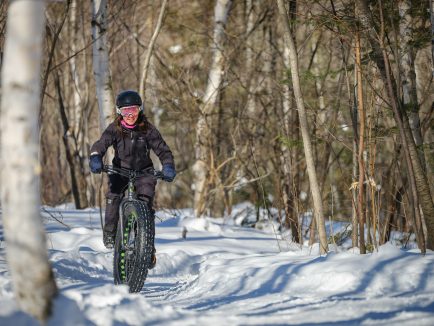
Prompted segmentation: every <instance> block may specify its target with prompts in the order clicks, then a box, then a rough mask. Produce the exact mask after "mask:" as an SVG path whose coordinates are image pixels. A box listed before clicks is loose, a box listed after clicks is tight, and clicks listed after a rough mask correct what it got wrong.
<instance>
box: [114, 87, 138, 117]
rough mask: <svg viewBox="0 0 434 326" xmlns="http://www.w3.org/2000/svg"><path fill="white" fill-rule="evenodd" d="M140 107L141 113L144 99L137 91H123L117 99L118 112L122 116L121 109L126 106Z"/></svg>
mask: <svg viewBox="0 0 434 326" xmlns="http://www.w3.org/2000/svg"><path fill="white" fill-rule="evenodd" d="M131 105H138V106H140V111H142V110H143V108H142V98H141V97H140V95H139V93H137V92H135V91H122V92H120V93H119V94H118V96H117V97H116V112H117V113H118V114H121V108H122V107H124V106H131Z"/></svg>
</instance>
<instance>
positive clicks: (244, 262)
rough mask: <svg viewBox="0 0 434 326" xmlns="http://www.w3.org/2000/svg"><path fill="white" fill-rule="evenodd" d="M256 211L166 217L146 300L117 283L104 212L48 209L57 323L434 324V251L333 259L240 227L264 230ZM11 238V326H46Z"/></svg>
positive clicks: (391, 249)
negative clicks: (16, 264) (34, 310)
mask: <svg viewBox="0 0 434 326" xmlns="http://www.w3.org/2000/svg"><path fill="white" fill-rule="evenodd" d="M246 208H248V205H246V204H244V206H243V205H241V206H239V207H238V208H235V210H234V212H233V216H232V217H231V218H226V219H224V220H223V219H211V218H206V219H193V218H191V217H190V216H191V214H192V212H191V210H180V211H165V212H162V211H160V212H158V213H157V215H158V216H159V218H160V219H161V220H162V222H159V223H158V224H157V240H156V241H157V242H156V247H157V258H158V262H157V266H156V267H155V269H154V270H152V271H150V274H149V276H148V278H147V280H146V283H145V286H144V288H143V290H142V292H141V293H140V294H130V293H128V289H127V288H126V287H125V286H115V285H113V279H112V252H111V251H110V250H107V249H105V248H104V246H103V244H102V240H101V237H102V236H101V226H100V217H99V211H98V210H95V209H93V210H81V211H77V210H72V209H69V208H68V207H57V208H55V209H54V208H46V209H45V210H44V213H43V215H44V222H45V225H46V229H47V235H48V240H47V245H48V249H49V256H50V260H51V262H52V265H53V269H54V272H55V276H56V282H57V284H58V287H59V288H60V295H59V296H58V298H57V299H56V301H55V307H54V311H55V314H54V316H53V317H52V319H51V320H50V322H49V325H151V324H152V325H205V324H207V325H208V324H209V325H264V324H271V325H360V324H362V325H434V253H433V252H432V251H428V253H427V254H426V255H425V256H422V255H420V253H419V250H417V249H403V248H401V247H400V246H399V245H398V243H397V241H395V242H393V243H388V244H386V245H383V246H382V247H380V248H379V249H378V251H377V250H375V251H374V252H373V253H370V254H366V255H360V254H359V253H358V252H357V250H355V249H348V248H349V246H348V243H347V244H340V245H337V244H336V245H331V247H330V248H331V252H330V253H329V254H327V255H325V256H321V255H319V253H318V245H314V246H312V247H308V246H299V245H297V244H294V243H291V242H290V241H288V240H286V239H284V238H282V236H281V235H280V234H278V232H279V230H278V224H276V223H274V224H270V223H267V222H266V221H265V222H263V223H262V224H261V225H262V230H258V229H255V228H251V227H247V226H244V227H243V226H240V224H242V223H241V222H242V220H243V219H242V218H241V217H240V216H243V214H245V216H244V217H245V218H246V219H250V220H254V217H251V216H250V217H249V216H247V215H246V214H254V212H255V209H254V207H253V208H252V209H251V210H247V209H246ZM237 209H238V210H237ZM246 212H247V213H246ZM261 217H262V215H261ZM263 217H266V215H264V216H263ZM55 218H56V219H58V220H59V221H61V222H62V223H63V224H61V223H60V222H59V221H56V219H55ZM246 225H252V223H247V224H246ZM344 227H345V225H344V224H343V223H335V224H334V225H333V228H331V226H330V225H329V224H328V225H327V230H328V231H329V232H330V230H331V229H333V230H334V232H338V231H342V230H343V229H344ZM183 229H184V230H187V234H186V238H185V239H184V238H183V237H182V233H183V232H182V231H183ZM0 238H1V247H0V325H14V326H17V325H36V324H37V323H36V322H35V321H34V320H33V319H31V317H29V316H27V315H25V314H24V313H22V312H20V311H19V309H18V308H17V305H16V303H15V300H14V296H13V291H12V284H11V279H10V273H9V271H8V268H7V264H6V261H5V247H6V244H5V242H4V237H3V229H0Z"/></svg>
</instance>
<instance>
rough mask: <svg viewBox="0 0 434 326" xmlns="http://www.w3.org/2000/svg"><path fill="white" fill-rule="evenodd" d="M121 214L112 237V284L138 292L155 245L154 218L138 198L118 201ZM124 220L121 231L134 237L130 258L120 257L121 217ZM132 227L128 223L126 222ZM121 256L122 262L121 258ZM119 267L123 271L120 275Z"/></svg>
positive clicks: (149, 264) (144, 278)
mask: <svg viewBox="0 0 434 326" xmlns="http://www.w3.org/2000/svg"><path fill="white" fill-rule="evenodd" d="M120 207H121V209H120V211H121V213H120V217H119V223H118V228H117V233H116V239H115V247H114V249H115V250H114V257H113V258H114V259H113V276H114V283H115V284H126V285H128V286H129V291H130V292H131V293H136V292H140V291H141V289H142V288H143V285H144V282H145V280H146V277H147V275H148V268H149V267H150V266H151V263H152V253H153V248H154V223H155V222H154V218H153V216H152V214H151V212H150V210H149V208H148V205H147V204H146V203H145V202H143V201H139V200H133V201H130V200H128V201H125V202H123V203H122V204H121V206H120ZM121 218H122V219H123V225H124V231H125V233H126V235H127V238H130V237H133V238H134V245H133V249H132V259H131V257H130V259H126V258H127V256H128V255H127V254H126V253H125V255H124V256H122V253H123V250H122V244H121V241H122V240H121V239H122V234H121V233H122V230H121V223H120V219H121ZM129 220H130V221H131V222H132V223H130V225H131V227H129V228H128V227H126V226H128V221H129ZM122 258H124V261H122ZM122 266H123V267H124V271H125V274H124V275H122V270H123V269H122Z"/></svg>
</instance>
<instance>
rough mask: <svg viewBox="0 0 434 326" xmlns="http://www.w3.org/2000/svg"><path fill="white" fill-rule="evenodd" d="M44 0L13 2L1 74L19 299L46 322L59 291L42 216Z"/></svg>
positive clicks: (9, 236)
mask: <svg viewBox="0 0 434 326" xmlns="http://www.w3.org/2000/svg"><path fill="white" fill-rule="evenodd" d="M44 10H45V2H44V1H31V0H16V1H12V2H10V4H9V10H8V18H7V36H6V42H5V52H4V66H3V71H2V75H1V79H2V99H1V121H0V125H1V130H2V137H1V162H2V170H1V179H2V184H1V186H2V188H1V199H2V208H3V226H4V230H5V238H6V242H7V250H6V251H7V260H8V265H9V268H10V270H11V275H12V282H13V286H14V292H15V295H16V299H17V301H18V304H19V305H20V307H21V308H22V309H23V310H24V311H25V312H27V313H29V314H31V315H33V316H34V317H36V318H37V319H39V320H40V321H41V322H44V321H45V320H46V319H47V318H48V316H49V315H50V311H51V302H52V299H53V297H54V296H55V295H56V291H57V290H56V284H55V282H54V277H53V273H52V270H51V266H50V264H49V261H48V255H47V247H46V238H45V233H44V227H43V224H42V219H41V217H40V212H39V208H40V199H39V175H40V172H41V166H40V164H39V158H38V151H39V144H38V133H39V131H38V109H39V97H40V87H41V84H40V73H41V59H42V36H43V31H44V27H45V19H44V17H45V16H44Z"/></svg>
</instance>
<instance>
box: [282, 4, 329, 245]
mask: <svg viewBox="0 0 434 326" xmlns="http://www.w3.org/2000/svg"><path fill="white" fill-rule="evenodd" d="M277 5H278V8H279V15H280V17H281V20H282V23H283V28H284V32H285V39H286V42H287V44H288V46H289V50H290V52H289V56H290V68H291V77H292V85H293V88H294V97H295V102H296V104H297V109H298V115H299V118H300V128H301V136H302V138H303V147H304V154H305V157H306V164H307V172H308V175H309V183H310V190H311V193H312V199H313V206H314V217H315V220H316V221H317V228H318V235H319V241H320V252H321V253H326V252H327V251H328V244H327V234H326V230H325V223H324V215H323V207H322V198H321V193H320V190H319V185H318V178H317V175H316V170H315V164H314V160H313V154H312V145H311V141H310V135H309V127H308V123H307V115H306V110H305V107H304V102H303V95H302V93H301V88H300V78H299V75H298V58H297V49H296V48H295V43H294V38H293V36H292V32H291V28H290V26H289V22H288V15H287V12H286V8H285V6H284V3H283V0H277Z"/></svg>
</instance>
